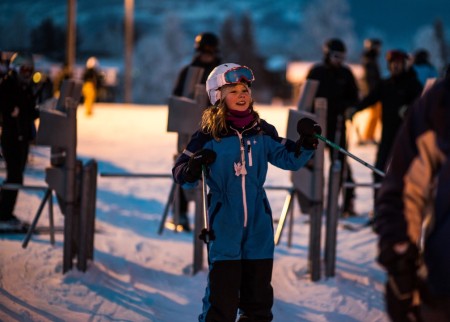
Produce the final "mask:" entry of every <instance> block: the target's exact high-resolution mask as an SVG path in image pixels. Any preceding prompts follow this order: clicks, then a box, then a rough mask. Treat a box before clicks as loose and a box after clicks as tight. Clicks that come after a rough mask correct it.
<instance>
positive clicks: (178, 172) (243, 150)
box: [172, 120, 314, 263]
mask: <svg viewBox="0 0 450 322" xmlns="http://www.w3.org/2000/svg"><path fill="white" fill-rule="evenodd" d="M205 148H206V149H211V150H213V151H215V152H216V154H217V158H216V161H215V162H214V163H213V164H211V165H210V166H209V171H208V176H207V180H206V181H207V185H208V186H209V193H208V201H209V205H208V220H209V228H210V229H212V230H213V231H214V235H215V239H214V240H212V241H210V242H209V261H210V263H214V262H215V261H222V260H241V259H270V258H273V252H274V231H273V222H272V212H271V209H270V205H269V201H268V198H267V196H266V193H265V191H264V188H263V185H264V182H265V180H266V175H267V170H268V164H269V163H271V164H272V165H274V166H276V167H279V168H282V169H285V170H292V171H295V170H298V169H299V168H300V167H302V166H304V165H305V164H306V163H307V162H308V160H309V159H310V158H311V157H312V155H313V153H314V150H304V149H303V148H302V150H301V153H300V155H299V157H295V155H294V154H295V143H294V142H293V141H291V140H288V139H284V138H281V137H279V136H278V133H277V131H276V129H275V127H274V126H273V125H270V124H269V123H267V122H266V121H264V120H261V121H259V122H258V121H255V122H253V123H251V124H250V125H248V126H247V127H245V128H244V129H241V130H238V129H234V128H233V127H232V126H229V127H228V131H227V133H225V134H223V136H222V137H221V140H220V141H216V140H215V139H214V138H213V137H212V136H211V135H209V134H206V133H203V132H201V131H197V132H196V133H195V134H194V135H193V136H192V138H191V140H190V142H189V143H188V145H187V148H186V149H185V150H184V151H183V153H182V154H181V155H180V156H179V157H178V159H177V160H176V163H175V166H174V168H173V169H172V172H173V176H174V179H175V181H176V182H177V183H179V184H182V185H183V188H186V187H187V186H189V185H190V184H189V183H187V182H186V181H185V179H184V177H183V174H184V171H185V168H186V167H187V165H188V161H189V158H190V156H192V155H193V154H194V153H195V152H196V151H199V150H201V149H205Z"/></svg>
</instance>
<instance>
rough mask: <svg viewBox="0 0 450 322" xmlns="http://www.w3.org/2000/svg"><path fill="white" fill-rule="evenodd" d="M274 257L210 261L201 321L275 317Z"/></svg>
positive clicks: (266, 321) (257, 321) (263, 320)
mask: <svg viewBox="0 0 450 322" xmlns="http://www.w3.org/2000/svg"><path fill="white" fill-rule="evenodd" d="M272 267H273V259H257V260H232V261H218V262H215V263H213V264H212V265H211V268H210V272H209V278H208V286H207V289H206V295H205V298H204V299H203V313H202V314H201V315H200V317H199V321H201V322H213V321H214V322H234V321H236V316H237V313H238V311H239V314H240V315H241V316H245V317H247V318H248V320H246V321H252V322H269V321H272V319H273V315H272V305H273V288H272V285H271V280H272Z"/></svg>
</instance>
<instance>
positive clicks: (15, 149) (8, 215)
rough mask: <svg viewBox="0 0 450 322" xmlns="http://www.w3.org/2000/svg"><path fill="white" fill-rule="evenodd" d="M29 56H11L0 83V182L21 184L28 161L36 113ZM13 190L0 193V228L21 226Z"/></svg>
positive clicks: (17, 54)
mask: <svg viewBox="0 0 450 322" xmlns="http://www.w3.org/2000/svg"><path fill="white" fill-rule="evenodd" d="M33 70H34V62H33V57H32V55H31V54H29V53H15V54H14V55H13V56H12V57H11V62H10V70H9V72H8V74H7V75H6V76H5V78H4V79H3V81H2V82H1V84H0V109H1V113H2V119H3V124H2V136H1V146H2V153H3V157H4V159H5V162H6V180H5V181H4V183H15V184H22V183H23V172H24V171H25V166H26V163H27V158H28V151H29V145H30V141H31V140H33V139H34V135H35V127H34V120H35V119H36V118H38V116H39V112H38V110H37V109H36V108H35V106H36V101H35V96H34V94H33V85H32V81H31V78H32V75H33ZM16 200H17V190H7V189H1V190H0V226H2V228H6V229H8V228H12V229H14V228H20V226H21V225H22V223H21V222H20V220H19V219H18V218H17V216H16V215H14V213H13V211H14V207H15V204H16Z"/></svg>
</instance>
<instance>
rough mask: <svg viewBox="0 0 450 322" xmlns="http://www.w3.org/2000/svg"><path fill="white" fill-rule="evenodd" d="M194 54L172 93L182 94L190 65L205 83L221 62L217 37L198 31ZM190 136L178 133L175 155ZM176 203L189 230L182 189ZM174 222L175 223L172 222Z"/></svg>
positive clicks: (186, 205) (180, 223)
mask: <svg viewBox="0 0 450 322" xmlns="http://www.w3.org/2000/svg"><path fill="white" fill-rule="evenodd" d="M194 48H195V56H194V58H193V59H192V61H191V63H190V64H189V65H187V66H185V67H183V69H182V70H181V71H180V73H179V75H178V78H177V81H176V83H175V86H174V89H173V95H175V96H183V89H184V86H185V83H186V77H187V73H188V69H189V67H191V66H194V67H200V68H202V69H203V75H202V78H201V79H200V84H205V83H206V78H207V77H208V75H209V74H210V73H211V71H212V70H213V69H214V68H215V67H216V66H217V65H219V64H220V63H221V57H220V51H219V38H218V37H217V36H216V35H215V34H214V33H211V32H204V33H200V34H198V35H197V36H196V37H195V41H194ZM189 139H190V136H189V135H184V134H178V144H177V156H178V155H179V154H180V153H182V152H183V150H184V148H185V147H186V144H187V142H188V141H189ZM177 191H178V205H179V225H180V226H181V228H182V229H183V231H186V232H190V231H191V227H190V224H189V218H188V214H187V213H188V201H187V198H186V195H185V192H184V191H183V189H178V190H177ZM174 224H175V223H174Z"/></svg>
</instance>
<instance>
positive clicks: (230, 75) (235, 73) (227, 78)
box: [209, 66, 255, 88]
mask: <svg viewBox="0 0 450 322" xmlns="http://www.w3.org/2000/svg"><path fill="white" fill-rule="evenodd" d="M254 80H255V76H254V75H253V72H252V70H251V69H250V68H248V67H245V66H240V67H234V68H231V69H229V70H227V71H226V72H225V73H223V74H220V75H217V76H216V77H215V79H214V80H212V79H211V80H209V82H210V85H211V86H210V87H211V88H220V87H222V86H223V85H226V84H236V83H248V84H250V83H251V82H253V81H254ZM214 83H215V84H214Z"/></svg>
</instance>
